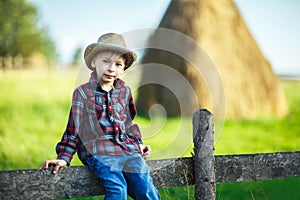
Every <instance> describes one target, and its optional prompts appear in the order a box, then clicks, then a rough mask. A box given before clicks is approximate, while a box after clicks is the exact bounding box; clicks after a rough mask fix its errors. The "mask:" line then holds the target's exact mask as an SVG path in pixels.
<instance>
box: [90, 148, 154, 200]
mask: <svg viewBox="0 0 300 200" xmlns="http://www.w3.org/2000/svg"><path fill="white" fill-rule="evenodd" d="M86 162H87V164H88V166H89V167H90V169H91V170H92V171H93V172H94V173H95V174H96V175H97V176H98V178H99V179H100V182H101V184H102V186H103V188H104V189H105V191H106V193H105V199H107V200H108V199H112V200H122V199H124V200H126V199H127V195H129V196H130V197H132V198H133V199H138V200H144V199H145V200H146V199H147V200H157V199H160V196H159V193H158V191H157V190H156V188H155V186H154V185H153V182H152V178H151V176H150V174H149V168H148V166H147V164H146V162H145V160H144V159H143V158H142V156H141V155H140V154H132V155H127V154H125V153H124V152H123V156H108V155H95V156H92V157H89V158H87V160H86Z"/></svg>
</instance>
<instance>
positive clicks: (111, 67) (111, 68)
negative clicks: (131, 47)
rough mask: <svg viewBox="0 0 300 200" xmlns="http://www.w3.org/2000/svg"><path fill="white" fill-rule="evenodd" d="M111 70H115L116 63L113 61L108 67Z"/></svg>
mask: <svg viewBox="0 0 300 200" xmlns="http://www.w3.org/2000/svg"><path fill="white" fill-rule="evenodd" d="M107 69H108V70H109V71H112V72H114V71H115V65H114V64H113V63H111V64H110V65H109V66H108V68H107Z"/></svg>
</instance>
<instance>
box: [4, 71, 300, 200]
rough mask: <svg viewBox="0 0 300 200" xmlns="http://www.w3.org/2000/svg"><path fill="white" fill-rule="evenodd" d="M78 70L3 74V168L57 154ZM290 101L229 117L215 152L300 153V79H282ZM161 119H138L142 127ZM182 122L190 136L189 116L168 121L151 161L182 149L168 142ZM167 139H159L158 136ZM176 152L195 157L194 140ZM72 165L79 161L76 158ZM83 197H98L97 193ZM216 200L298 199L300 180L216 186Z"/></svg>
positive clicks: (189, 193) (185, 191)
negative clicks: (273, 113)
mask: <svg viewBox="0 0 300 200" xmlns="http://www.w3.org/2000/svg"><path fill="white" fill-rule="evenodd" d="M77 73H78V72H76V71H73V72H69V71H59V72H55V71H50V72H47V73H45V72H43V71H18V72H5V73H4V72H0V91H1V93H0V158H1V160H0V170H17V169H36V168H40V167H41V165H42V163H43V161H44V160H46V159H51V158H55V157H56V154H55V145H56V143H57V142H58V141H59V140H60V138H61V136H62V133H63V131H64V128H65V126H66V123H67V117H68V113H69V109H70V103H71V96H72V92H73V89H74V87H75V82H76V78H77ZM280 84H281V87H282V89H283V90H284V93H285V95H286V100H287V103H288V105H289V114H288V115H287V116H285V117H283V118H280V119H279V118H273V117H270V118H260V119H255V120H226V121H225V122H224V126H223V128H222V130H221V132H220V133H219V134H218V135H217V138H216V142H215V149H216V150H215V154H217V155H224V154H244V153H259V152H279V151H297V150H298V151H299V149H300V127H299V122H300V92H299V91H300V81H288V80H280ZM159 121H160V120H159V119H157V120H152V121H150V119H148V118H145V117H141V116H139V117H137V119H136V122H137V123H138V124H141V126H142V127H143V129H144V130H147V129H149V127H151V126H150V125H151V124H152V125H153V123H159ZM180 126H184V127H186V129H187V132H188V133H189V136H188V137H187V138H190V139H191V132H192V120H191V119H190V118H184V119H182V118H171V119H166V121H165V123H164V126H163V128H161V129H159V130H158V131H157V134H156V135H148V136H147V134H146V137H145V139H144V142H145V143H147V144H150V145H151V146H152V148H153V150H154V153H153V156H152V159H160V158H164V155H161V154H159V152H160V150H162V149H166V148H167V149H168V150H169V151H173V150H174V151H175V149H176V151H178V146H176V144H173V143H172V144H169V141H171V140H172V139H174V137H175V136H174V133H175V134H176V132H177V131H178V129H179V128H180ZM159 137H163V139H160V140H158V139H157V138H159ZM188 144H190V145H188V146H187V145H185V146H184V147H183V149H182V150H181V151H180V152H179V153H178V155H180V156H191V152H192V144H191V141H190V143H188ZM71 164H72V165H81V163H80V161H79V160H78V158H77V156H75V157H74V159H73V161H72V163H71ZM160 193H161V195H162V199H193V187H181V188H172V189H168V190H160ZM85 199H97V198H95V197H91V198H85ZM217 199H224V200H227V199H300V178H289V179H278V180H271V181H257V182H246V183H223V184H218V185H217Z"/></svg>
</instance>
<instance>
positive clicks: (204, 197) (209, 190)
mask: <svg viewBox="0 0 300 200" xmlns="http://www.w3.org/2000/svg"><path fill="white" fill-rule="evenodd" d="M193 127H194V129H193V137H194V151H195V155H194V170H195V199H197V200H208V199H209V200H212V199H216V184H215V169H214V160H215V159H214V137H213V117H212V114H211V113H210V112H209V111H207V110H199V111H197V112H195V113H194V116H193Z"/></svg>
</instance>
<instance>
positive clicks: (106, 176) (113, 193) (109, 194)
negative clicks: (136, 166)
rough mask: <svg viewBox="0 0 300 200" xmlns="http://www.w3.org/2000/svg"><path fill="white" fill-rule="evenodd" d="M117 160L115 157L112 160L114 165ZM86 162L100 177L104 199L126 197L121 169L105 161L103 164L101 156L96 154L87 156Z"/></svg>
mask: <svg viewBox="0 0 300 200" xmlns="http://www.w3.org/2000/svg"><path fill="white" fill-rule="evenodd" d="M104 160H105V158H104ZM118 161H120V160H119V159H117V160H116V161H115V162H114V165H116V164H117V163H118ZM86 162H87V164H88V166H89V167H90V169H91V170H92V171H93V172H94V173H95V174H96V175H97V177H98V178H99V179H100V182H101V184H102V186H103V188H104V189H105V199H106V200H109V199H111V200H114V199H118V200H119V199H120V200H122V199H124V200H126V199H127V183H126V180H125V178H124V175H123V173H122V170H120V169H117V168H114V167H112V166H111V165H109V164H108V163H107V162H106V163H105V164H103V162H101V158H99V157H97V156H96V157H91V158H88V159H87V161H86Z"/></svg>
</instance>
